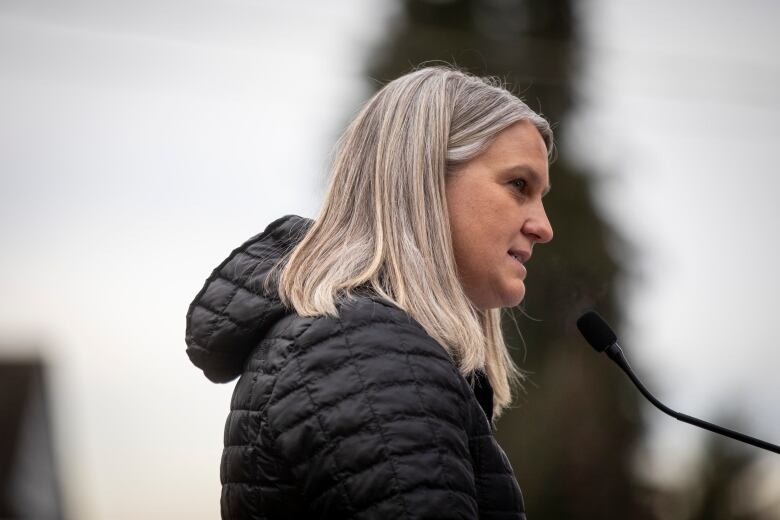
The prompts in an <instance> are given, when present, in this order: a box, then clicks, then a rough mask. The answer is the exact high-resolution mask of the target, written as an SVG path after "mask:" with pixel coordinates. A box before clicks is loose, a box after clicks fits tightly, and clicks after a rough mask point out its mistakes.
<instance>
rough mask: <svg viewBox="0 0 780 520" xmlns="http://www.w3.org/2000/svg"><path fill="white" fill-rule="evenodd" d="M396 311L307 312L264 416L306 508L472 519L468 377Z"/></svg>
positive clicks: (320, 514)
mask: <svg viewBox="0 0 780 520" xmlns="http://www.w3.org/2000/svg"><path fill="white" fill-rule="evenodd" d="M399 314H401V316H402V317H399ZM399 314H395V315H393V318H392V319H388V318H387V315H386V314H383V315H381V316H383V317H382V318H381V319H380V318H378V317H377V316H376V315H374V313H369V314H368V315H367V316H365V315H360V316H357V317H355V316H347V317H342V318H340V319H338V320H336V319H331V318H327V319H323V320H315V321H314V323H313V324H312V325H311V326H310V327H309V329H308V330H307V331H306V332H305V333H303V334H301V336H300V338H299V340H298V342H297V343H298V345H299V348H297V349H296V352H294V353H291V354H290V357H289V359H288V360H287V362H286V363H285V364H284V368H283V369H282V370H281V371H280V373H279V374H278V378H277V383H276V387H275V389H274V392H273V397H272V399H271V402H270V404H269V406H268V417H269V424H270V426H271V427H272V429H273V430H274V431H275V433H274V435H275V436H276V437H275V438H276V441H275V442H276V448H277V450H278V454H279V455H280V456H282V457H283V458H284V460H285V461H286V462H287V463H288V464H289V465H290V470H291V472H292V474H293V475H294V477H295V480H296V482H297V485H298V486H299V491H300V493H301V495H302V500H304V501H305V502H306V504H307V507H308V508H309V511H310V513H311V517H312V518H354V519H368V518H372V519H376V518H380V519H382V518H393V519H434V518H447V519H452V518H468V519H474V518H477V503H476V497H475V482H474V470H473V468H472V463H471V457H470V454H469V439H468V435H467V433H466V431H467V430H466V422H467V421H468V420H469V419H468V417H467V413H468V410H469V406H468V403H467V399H469V398H470V397H471V396H470V390H469V387H468V384H467V383H466V382H465V380H464V379H463V378H462V377H461V376H460V375H459V374H458V372H457V369H456V368H455V366H454V365H453V363H452V361H451V360H450V358H449V357H448V355H447V354H446V352H444V349H442V347H441V346H439V345H438V344H437V343H436V342H435V341H434V340H433V339H431V338H430V337H429V336H427V335H426V334H425V333H424V331H423V330H422V328H421V327H419V325H416V324H412V323H411V321H410V320H409V319H408V318H407V317H406V315H405V314H402V313H400V311H399Z"/></svg>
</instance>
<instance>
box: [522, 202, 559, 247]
mask: <svg viewBox="0 0 780 520" xmlns="http://www.w3.org/2000/svg"><path fill="white" fill-rule="evenodd" d="M523 232H524V233H525V234H527V235H529V236H530V238H531V240H533V241H534V242H535V243H537V244H544V243H546V242H549V241H550V240H552V238H553V229H552V224H550V219H548V218H547V212H546V211H545V210H544V206H543V205H542V204H541V203H540V204H539V207H538V208H537V209H536V210H535V211H534V212H533V213H532V214H531V215H530V216H529V218H528V219H527V220H526V221H525V224H524V225H523Z"/></svg>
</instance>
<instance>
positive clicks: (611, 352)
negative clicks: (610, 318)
mask: <svg viewBox="0 0 780 520" xmlns="http://www.w3.org/2000/svg"><path fill="white" fill-rule="evenodd" d="M605 352H606V353H607V355H608V356H609V358H610V359H611V360H612V361H614V362H615V364H617V366H619V367H620V369H621V370H622V371H623V372H625V373H626V375H627V376H628V377H629V379H631V381H632V382H633V383H634V386H636V387H637V388H638V389H639V391H640V392H641V393H642V395H644V396H645V397H646V398H647V400H648V401H650V402H651V403H653V405H654V406H655V407H656V408H658V409H659V410H661V411H662V412H664V413H665V414H668V415H671V416H672V417H674V418H675V419H677V420H678V421H682V422H686V423H688V424H692V425H694V426H699V427H700V428H704V429H705V430H709V431H711V432H715V433H719V434H721V435H724V436H726V437H730V438H732V439H736V440H738V441H742V442H745V443H747V444H751V445H753V446H756V447H758V448H763V449H765V450H769V451H772V452H774V453H780V446H777V445H776V444H772V443H771V442H766V441H762V440H761V439H755V438H753V437H750V436H749V435H745V434H744V433H739V432H735V431H733V430H729V429H728V428H723V427H722V426H718V425H717V424H712V423H708V422H707V421H702V420H701V419H697V418H696V417H691V416H690V415H685V414H684V413H680V412H675V411H674V410H672V409H671V408H669V407H668V406H666V405H665V404H663V403H662V402H661V401H659V400H658V399H656V398H655V396H654V395H653V394H651V393H650V391H649V390H648V389H647V388H645V385H643V384H642V382H641V381H640V380H639V378H638V377H636V375H635V374H634V371H633V370H631V366H630V365H629V364H628V360H626V357H625V356H624V355H623V350H622V349H621V348H620V345H618V344H617V343H613V344H612V345H610V346H609V347H607V348H606V350H605Z"/></svg>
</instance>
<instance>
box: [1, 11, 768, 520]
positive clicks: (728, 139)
mask: <svg viewBox="0 0 780 520" xmlns="http://www.w3.org/2000/svg"><path fill="white" fill-rule="evenodd" d="M778 21H780V4H778V3H775V2H771V1H769V0H763V1H762V0H746V1H744V2H739V3H737V2H727V1H722V0H707V1H705V0H694V1H690V2H672V1H670V0H661V1H657V2H642V1H638V0H623V1H620V2H618V1H617V0H613V1H611V2H610V1H607V0H591V1H586V2H576V3H575V2H574V1H571V0H569V1H565V0H525V1H521V0H516V1H512V0H450V1H447V0H436V1H433V0H428V1H422V0H407V1H397V2H393V1H388V0H385V1H381V0H330V1H329V2H315V1H313V0H312V1H304V0H295V1H292V0H288V1H287V2H266V1H260V0H256V1H249V0H223V1H211V2H206V1H202V0H196V1H191V2H186V3H185V2H181V1H173V0H154V1H151V0H137V1H135V2H132V3H130V2H116V1H109V2H106V1H97V0H71V1H70V2H55V1H52V0H24V1H22V0H4V1H3V2H2V3H0V180H1V183H0V187H1V188H0V251H1V254H0V297H1V299H0V421H1V422H0V518H13V519H16V518H20V519H21V518H36V519H49V518H51V519H68V520H72V519H84V520H97V519H109V518H110V519H114V520H117V519H118V520H122V519H137V518H166V519H177V518H182V519H184V518H187V519H211V518H217V517H218V516H219V495H220V484H219V459H220V454H221V450H222V431H223V424H224V419H225V417H226V415H227V410H228V403H229V398H230V394H231V392H232V386H233V385H232V384H228V385H213V384H211V383H209V382H207V380H206V379H205V378H204V377H203V376H202V375H201V373H200V372H199V371H198V370H196V369H195V368H194V367H193V366H191V365H190V364H189V361H188V360H187V357H186V355H185V353H184V340H183V337H184V315H185V313H186V310H187V306H188V304H189V302H190V301H191V299H192V298H193V297H194V295H195V293H196V292H197V291H198V290H199V289H200V287H201V285H202V282H203V280H204V279H205V278H206V277H207V276H208V274H209V273H210V271H211V269H212V268H213V267H214V266H216V265H217V263H219V262H220V261H221V260H222V259H223V258H224V257H225V256H226V255H227V253H228V252H229V251H230V250H231V249H232V248H233V247H235V246H237V245H238V244H240V243H241V242H242V241H243V240H245V239H246V238H248V237H249V236H251V235H253V234H255V233H257V232H259V231H261V230H262V229H263V228H264V227H265V225H266V224H267V223H269V222H270V221H271V220H273V219H275V218H277V217H279V216H281V215H283V214H289V213H297V214H302V215H305V216H310V217H312V216H314V215H315V214H316V212H317V209H318V204H319V201H320V199H321V197H322V194H323V191H324V187H325V179H326V169H327V163H328V158H329V152H330V150H331V147H332V146H333V143H334V142H335V140H336V139H337V137H338V135H339V134H340V132H341V130H342V129H343V127H344V126H345V125H346V123H347V121H348V120H349V119H350V117H351V116H352V114H354V113H355V111H356V110H357V109H358V107H359V106H360V105H361V103H363V102H364V101H365V100H366V99H367V98H368V97H369V96H371V94H372V93H373V92H374V91H375V90H376V89H377V88H379V87H380V86H381V85H382V84H383V83H385V82H387V81H389V80H391V79H393V78H395V77H397V76H399V75H401V74H403V73H405V72H408V71H409V70H411V68H412V67H414V66H416V65H418V64H420V63H422V62H426V61H431V60H444V61H447V62H449V63H455V64H457V65H459V66H461V67H464V68H467V69H468V70H470V71H472V72H474V73H477V74H480V75H497V76H499V77H501V78H505V79H506V80H507V81H508V82H509V83H510V85H512V86H513V88H514V91H515V92H517V93H518V94H519V95H521V96H522V97H523V98H524V99H525V100H526V101H527V102H528V104H529V105H530V106H531V107H532V108H534V109H537V110H540V111H541V112H542V113H543V114H544V115H546V116H547V117H548V118H549V119H550V120H551V121H553V123H554V125H555V129H556V132H557V142H558V146H559V158H558V160H557V161H556V162H555V163H554V164H553V166H552V168H551V181H552V185H553V190H552V192H551V194H550V196H549V197H548V198H547V199H546V200H547V205H548V210H549V213H550V218H551V220H552V223H553V226H554V228H555V232H556V237H555V240H554V241H553V242H552V243H550V244H549V245H545V246H543V247H539V248H538V250H537V251H536V254H535V255H534V259H533V261H532V262H531V263H530V265H529V271H530V276H529V281H528V284H527V285H528V297H527V300H526V301H525V302H524V309H523V312H519V311H518V312H515V314H516V316H517V318H518V323H519V329H520V331H521V332H522V335H523V337H524V341H521V340H520V338H519V337H518V334H517V332H516V331H515V330H514V328H513V327H508V328H507V333H508V334H509V335H510V336H511V337H512V343H513V345H514V346H515V348H514V353H515V354H516V359H517V361H518V363H519V364H520V366H521V367H522V368H523V369H524V370H525V371H526V372H528V373H529V376H528V379H527V380H526V383H525V391H524V392H523V393H521V394H520V395H519V396H518V399H517V405H516V407H515V408H513V409H512V410H511V411H510V412H509V413H507V414H506V415H505V416H504V417H503V418H502V419H501V420H500V421H499V423H498V435H499V437H500V441H501V443H502V445H503V446H504V447H505V449H506V451H507V453H508V454H509V456H510V458H511V461H512V464H513V466H514V469H515V472H516V474H517V477H518V480H519V481H520V484H521V487H522V488H523V491H524V494H525V498H526V505H527V508H528V510H529V518H532V519H535V520H551V519H560V518H567V519H593V518H599V519H656V518H657V519H672V520H675V519H680V520H699V519H701V520H704V519H716V520H717V519H735V520H736V519H739V520H768V519H778V518H780V458H778V457H777V455H772V454H765V453H763V452H760V450H758V449H754V448H751V447H747V446H742V445H739V444H738V443H736V442H735V441H731V440H728V439H720V438H716V436H715V435H714V434H710V433H707V432H700V431H696V429H695V428H693V427H691V426H688V425H685V424H682V423H679V422H677V421H675V420H673V419H671V418H669V417H667V416H665V415H663V414H661V413H660V412H658V411H657V410H655V409H653V408H651V407H650V406H649V405H648V404H646V403H645V402H644V401H642V400H641V399H640V397H639V396H638V394H637V392H636V391H635V389H634V388H633V387H632V386H631V385H630V383H629V382H628V381H627V379H626V378H625V377H624V376H623V375H622V374H621V373H620V372H619V371H618V370H617V368H616V367H614V366H612V364H611V363H610V362H609V361H608V360H607V358H606V357H605V356H597V355H596V354H595V353H594V352H593V351H592V350H591V349H590V347H588V346H587V345H586V344H585V343H584V341H582V340H581V339H580V338H579V335H578V333H577V332H576V329H575V328H574V326H573V323H574V320H575V319H576V318H577V317H578V316H579V313H580V312H582V310H584V309H585V308H589V307H595V308H597V309H598V310H599V311H600V312H601V313H602V314H603V315H604V316H605V317H607V318H608V319H609V320H610V321H611V323H612V324H613V326H614V327H615V328H616V329H617V331H618V334H619V336H620V338H621V343H622V344H623V347H624V350H625V351H626V354H627V355H628V357H629V359H630V360H631V362H632V364H633V366H634V368H635V370H636V372H637V373H638V374H639V375H640V377H641V378H642V379H643V380H644V381H645V383H646V384H647V385H648V386H649V387H650V388H651V390H652V391H653V392H654V393H655V394H656V395H657V396H658V397H659V398H660V399H661V400H662V401H664V402H665V403H666V404H668V405H669V406H671V407H672V408H675V409H677V410H680V411H683V412H685V413H688V414H690V415H694V416H698V417H701V418H703V419H705V420H709V421H712V422H716V423H720V424H723V425H724V426H727V427H729V428H732V429H737V430H739V431H743V432H745V433H748V434H750V435H754V436H756V437H759V438H764V439H766V440H768V441H770V442H773V443H779V442H780V402H779V400H778V398H777V396H780V378H778V377H777V376H776V373H777V369H778V367H780V351H779V350H778V349H777V348H776V345H777V344H778V343H780V337H778V336H780V329H778V327H777V326H776V324H775V323H774V320H775V319H776V318H775V317H774V311H773V309H775V308H776V304H775V300H776V295H777V294H778V292H780V276H778V274H777V270H776V267H775V259H776V257H777V251H778V245H779V244H780V239H778V237H777V233H776V224H777V223H778V222H780V207H779V206H778V204H777V203H776V200H777V196H778V194H780V178H779V177H778V175H776V174H775V171H774V170H775V161H776V158H775V154H776V145H777V143H778V140H780V131H778V128H779V127H778V125H777V124H776V121H777V119H778V117H780V96H779V95H778V92H780V60H778V54H777V50H778V48H779V46H780V33H778V31H777V30H776V25H777V23H778Z"/></svg>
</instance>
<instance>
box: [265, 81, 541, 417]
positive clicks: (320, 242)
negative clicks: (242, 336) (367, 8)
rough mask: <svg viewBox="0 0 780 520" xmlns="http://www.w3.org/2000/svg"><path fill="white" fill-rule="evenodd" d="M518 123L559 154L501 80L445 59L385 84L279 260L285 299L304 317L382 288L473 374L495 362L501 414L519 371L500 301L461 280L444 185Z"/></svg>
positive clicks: (352, 128) (344, 142) (491, 374)
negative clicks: (469, 291)
mask: <svg viewBox="0 0 780 520" xmlns="http://www.w3.org/2000/svg"><path fill="white" fill-rule="evenodd" d="M519 121H529V122H531V123H532V124H533V125H534V126H535V127H536V128H537V129H538V130H539V133H540V134H541V136H542V137H543V139H544V141H545V144H546V145H547V150H548V153H550V152H552V149H553V140H552V139H553V138H552V131H551V130H550V125H549V124H548V122H547V121H546V120H545V119H544V118H542V117H541V116H539V115H538V114H536V113H535V112H534V111H532V110H531V109H530V108H528V106H527V105H526V104H525V103H523V102H522V101H521V100H520V99H518V98H517V97H515V96H514V95H512V94H511V93H510V92H509V91H508V90H506V89H505V88H504V87H503V86H502V85H501V83H500V82H499V81H498V80H495V79H491V78H478V77H475V76H472V75H470V74H467V73H465V72H462V71H459V70H456V69H453V68H450V67H443V66H435V67H425V68H421V69H419V70H416V71H414V72H411V73H409V74H407V75H405V76H402V77H400V78H398V79H396V80H394V81H391V82H390V83H388V84H387V85H385V86H384V87H383V88H382V89H381V90H380V91H379V92H377V93H376V94H375V95H374V96H373V97H372V98H371V99H370V100H369V101H368V102H367V103H366V105H365V106H364V107H363V108H362V110H360V112H359V113H358V115H357V116H356V117H355V119H354V120H353V121H352V122H351V123H350V125H349V126H348V127H347V129H346V131H345V132H344V135H343V136H342V137H341V139H340V140H339V143H338V145H337V147H336V152H335V156H334V159H333V164H332V167H331V179H330V185H329V188H328V191H327V195H326V197H325V200H324V203H323V206H322V209H321V210H320V214H319V216H318V217H317V218H316V220H315V221H314V223H313V224H312V226H311V227H310V228H309V230H308V231H307V232H306V234H305V235H304V237H303V239H302V240H301V242H300V243H299V244H298V245H297V246H296V247H295V248H294V249H293V250H292V251H291V253H290V254H289V256H288V257H287V258H286V259H285V263H284V264H283V266H282V265H281V264H280V269H281V272H280V273H279V277H278V281H279V283H278V292H279V296H280V298H281V300H282V302H283V303H284V304H285V305H287V306H288V307H291V308H293V309H295V311H296V312H297V313H298V314H300V315H302V316H318V315H323V314H328V315H335V314H336V312H337V311H336V304H337V302H338V301H339V300H340V299H342V298H348V297H350V296H352V295H354V293H355V291H356V290H357V289H359V288H365V289H368V290H370V291H373V292H374V293H376V294H377V295H379V296H380V297H382V298H384V299H386V300H388V301H390V302H392V303H393V304H395V305H397V306H398V307H399V308H401V309H403V310H404V311H405V312H406V313H408V314H409V315H410V316H411V317H412V318H414V319H415V320H416V321H417V322H418V323H419V324H420V325H421V326H422V327H423V328H424V329H425V331H426V332H427V333H428V334H429V335H430V336H431V337H433V338H434V339H435V340H436V341H438V342H439V343H440V344H441V345H442V347H444V348H445V349H446V350H447V351H448V352H449V353H450V355H451V357H452V358H453V360H454V361H455V362H456V364H457V366H458V368H459V370H460V372H461V373H462V374H463V375H464V376H468V375H469V374H471V373H472V372H473V371H474V370H476V369H484V370H485V372H486V373H487V376H488V379H489V381H490V384H491V385H492V387H493V392H494V413H495V415H496V417H497V416H498V415H499V414H500V413H501V411H502V409H503V408H504V407H506V406H507V405H509V403H510V402H511V399H512V391H511V390H512V386H513V383H514V382H516V381H518V379H519V377H520V374H519V372H518V370H517V369H516V367H515V365H514V364H513V362H512V358H511V357H510V355H509V352H508V351H507V348H506V345H505V344H504V339H503V334H502V332H501V314H500V312H501V311H500V309H492V310H487V311H481V310H478V309H477V308H475V307H474V305H472V303H471V302H470V301H469V299H468V298H467V296H466V294H465V292H464V290H463V287H462V285H461V283H460V280H459V278H458V272H457V266H456V265H455V259H454V253H453V248H452V238H451V233H450V225H449V216H448V215H449V214H448V210H447V199H446V196H445V183H446V179H447V176H448V175H450V174H452V173H453V171H454V170H456V169H457V168H458V167H459V166H461V165H463V164H464V163H466V162H468V161H469V160H471V159H473V158H474V157H476V156H478V155H479V154H480V153H482V152H483V151H484V150H485V149H486V148H487V147H488V146H489V145H490V143H491V142H492V141H493V139H495V138H496V136H497V135H498V134H499V133H500V132H501V131H502V130H504V129H506V128H507V127H509V126H510V125H512V124H514V123H517V122H519Z"/></svg>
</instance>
